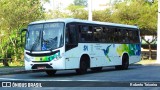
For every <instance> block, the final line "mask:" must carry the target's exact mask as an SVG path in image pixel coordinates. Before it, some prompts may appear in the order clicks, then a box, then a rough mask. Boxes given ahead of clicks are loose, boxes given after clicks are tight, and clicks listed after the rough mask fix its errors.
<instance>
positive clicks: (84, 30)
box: [79, 25, 93, 42]
mask: <svg viewBox="0 0 160 90" xmlns="http://www.w3.org/2000/svg"><path fill="white" fill-rule="evenodd" d="M79 29H80V31H79V33H80V35H79V36H80V37H79V40H80V41H81V42H90V41H92V38H93V35H92V27H90V26H84V25H83V26H82V25H80V26H79Z"/></svg>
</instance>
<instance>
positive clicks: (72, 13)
mask: <svg viewBox="0 0 160 90" xmlns="http://www.w3.org/2000/svg"><path fill="white" fill-rule="evenodd" d="M67 10H68V12H69V13H68V15H69V16H68V17H72V18H79V19H87V17H88V12H87V10H85V9H84V6H77V5H73V4H71V5H70V6H68V7H67Z"/></svg>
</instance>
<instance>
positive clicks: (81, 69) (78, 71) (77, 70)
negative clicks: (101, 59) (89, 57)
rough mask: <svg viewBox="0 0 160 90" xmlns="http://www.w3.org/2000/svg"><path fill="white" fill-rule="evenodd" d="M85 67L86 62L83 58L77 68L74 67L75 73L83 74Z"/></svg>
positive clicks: (85, 70)
mask: <svg viewBox="0 0 160 90" xmlns="http://www.w3.org/2000/svg"><path fill="white" fill-rule="evenodd" d="M87 68H88V66H87V63H86V62H85V60H82V61H81V62H80V67H79V69H76V73H77V74H79V75H80V74H85V73H86V72H87Z"/></svg>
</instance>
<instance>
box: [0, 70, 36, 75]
mask: <svg viewBox="0 0 160 90" xmlns="http://www.w3.org/2000/svg"><path fill="white" fill-rule="evenodd" d="M23 73H33V71H30V70H28V71H27V70H22V71H13V72H4V73H3V72H2V73H0V75H10V74H23Z"/></svg>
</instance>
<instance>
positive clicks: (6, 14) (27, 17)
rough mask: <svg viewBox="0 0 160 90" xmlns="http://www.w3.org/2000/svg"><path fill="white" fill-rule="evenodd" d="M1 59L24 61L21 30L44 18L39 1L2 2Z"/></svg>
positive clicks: (13, 0) (6, 0)
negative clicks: (30, 23)
mask: <svg viewBox="0 0 160 90" xmlns="http://www.w3.org/2000/svg"><path fill="white" fill-rule="evenodd" d="M0 8H1V9H0V53H1V55H0V58H12V59H13V60H14V61H16V60H23V59H22V58H23V47H21V45H20V44H21V43H20V33H19V32H20V30H21V29H22V28H23V27H26V26H27V24H28V23H29V22H32V21H35V20H39V19H42V18H44V14H43V13H44V12H43V8H42V6H41V3H40V1H39V0H0Z"/></svg>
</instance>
